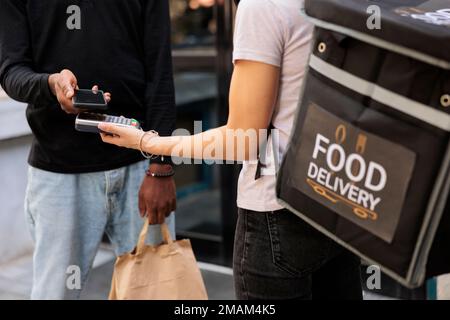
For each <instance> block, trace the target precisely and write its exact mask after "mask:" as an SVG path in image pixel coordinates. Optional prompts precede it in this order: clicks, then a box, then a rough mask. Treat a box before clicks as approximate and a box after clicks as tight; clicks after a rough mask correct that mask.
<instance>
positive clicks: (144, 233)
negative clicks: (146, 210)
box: [136, 220, 173, 255]
mask: <svg viewBox="0 0 450 320" xmlns="http://www.w3.org/2000/svg"><path fill="white" fill-rule="evenodd" d="M148 226H149V224H148V221H147V220H145V222H144V226H143V227H142V230H141V233H140V235H139V241H138V244H137V247H136V253H137V254H138V255H139V254H141V253H142V252H143V251H144V248H145V239H147V233H148ZM161 234H162V237H163V241H164V243H167V244H172V243H173V239H172V236H171V235H170V231H169V227H168V226H167V224H166V223H163V224H161Z"/></svg>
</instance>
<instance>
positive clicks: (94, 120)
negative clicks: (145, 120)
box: [75, 112, 141, 133]
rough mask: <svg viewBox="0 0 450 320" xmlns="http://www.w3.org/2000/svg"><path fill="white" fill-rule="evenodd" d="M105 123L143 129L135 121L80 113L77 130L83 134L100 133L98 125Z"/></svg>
mask: <svg viewBox="0 0 450 320" xmlns="http://www.w3.org/2000/svg"><path fill="white" fill-rule="evenodd" d="M103 122H109V123H113V124H115V125H118V126H121V127H130V128H136V129H140V128H141V125H140V123H139V122H138V121H137V120H135V119H129V118H125V117H116V116H110V115H107V114H99V113H89V112H83V113H80V114H79V115H78V116H77V119H76V120H75V129H76V130H77V131H81V132H91V133H100V129H99V128H98V125H99V124H100V123H103Z"/></svg>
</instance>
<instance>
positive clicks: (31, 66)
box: [0, 0, 176, 173]
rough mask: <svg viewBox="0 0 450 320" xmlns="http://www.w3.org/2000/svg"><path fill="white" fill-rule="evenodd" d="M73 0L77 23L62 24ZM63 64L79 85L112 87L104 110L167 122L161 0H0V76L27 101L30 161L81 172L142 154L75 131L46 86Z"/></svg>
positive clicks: (153, 125)
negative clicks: (72, 25)
mask: <svg viewBox="0 0 450 320" xmlns="http://www.w3.org/2000/svg"><path fill="white" fill-rule="evenodd" d="M72 5H76V6H78V7H79V8H80V9H81V10H80V13H81V14H80V16H79V18H80V20H79V21H80V22H81V24H80V25H79V27H80V29H74V30H71V29H73V28H69V27H68V19H69V22H73V20H71V19H72V18H74V17H75V18H76V16H73V14H74V11H70V10H68V8H69V7H70V6H72ZM68 12H69V13H68ZM69 26H70V23H69ZM63 69H69V70H71V71H72V72H73V73H74V74H75V76H76V77H77V79H78V85H79V87H80V88H91V87H92V86H93V85H95V84H98V85H99V86H100V88H101V90H104V91H107V92H111V94H112V101H111V103H110V105H109V110H108V113H109V114H113V115H123V116H126V117H132V118H136V119H138V120H141V121H143V122H144V128H145V129H146V130H149V129H153V130H156V131H158V132H159V133H160V135H170V134H171V133H172V131H173V130H174V127H175V117H176V108H175V101H174V100H175V98H174V85H173V75H172V62H171V46H170V18H169V5H168V0H39V1H33V0H0V84H1V85H2V87H3V88H4V90H5V91H6V93H7V94H8V95H9V96H10V97H12V98H13V99H15V100H18V101H21V102H25V103H28V108H27V112H26V114H27V119H28V123H29V125H30V127H31V129H32V131H33V133H34V136H35V139H34V142H33V145H32V149H31V152H30V157H29V163H30V165H32V166H34V167H37V168H40V169H43V170H48V171H53V172H61V173H84V172H93V171H103V170H110V169H114V168H118V167H121V166H125V165H128V164H131V163H134V162H136V161H139V160H142V156H141V155H140V153H139V152H136V151H132V150H127V149H121V148H118V147H115V146H112V145H107V144H104V143H103V142H102V141H101V139H100V137H99V136H98V135H95V134H89V133H80V132H77V131H75V129H74V123H75V116H73V115H68V114H66V113H65V112H64V111H63V110H62V109H61V107H60V106H59V104H58V102H57V100H56V98H55V97H54V96H53V94H52V93H51V91H50V90H49V87H48V77H49V75H50V74H52V73H57V72H60V71H61V70H63Z"/></svg>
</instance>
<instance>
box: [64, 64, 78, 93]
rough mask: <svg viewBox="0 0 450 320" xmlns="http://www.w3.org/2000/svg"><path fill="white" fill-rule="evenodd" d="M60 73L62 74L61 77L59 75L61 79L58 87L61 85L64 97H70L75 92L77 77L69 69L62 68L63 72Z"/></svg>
mask: <svg viewBox="0 0 450 320" xmlns="http://www.w3.org/2000/svg"><path fill="white" fill-rule="evenodd" d="M61 75H62V77H61V78H62V79H61V82H60V87H61V89H62V91H63V93H64V95H65V96H66V98H68V99H70V98H72V97H73V95H74V94H75V88H76V87H77V82H78V81H77V78H76V77H75V75H74V74H73V73H72V72H71V71H69V70H64V71H63V72H61Z"/></svg>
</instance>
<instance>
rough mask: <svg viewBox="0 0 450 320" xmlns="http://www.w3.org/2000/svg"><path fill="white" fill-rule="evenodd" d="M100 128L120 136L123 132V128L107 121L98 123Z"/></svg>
mask: <svg viewBox="0 0 450 320" xmlns="http://www.w3.org/2000/svg"><path fill="white" fill-rule="evenodd" d="M98 128H99V129H100V130H101V131H103V132H106V133H110V134H114V135H117V136H120V134H121V133H122V130H121V129H122V128H120V127H118V126H115V125H113V124H110V123H106V122H102V123H100V124H99V125H98Z"/></svg>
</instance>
